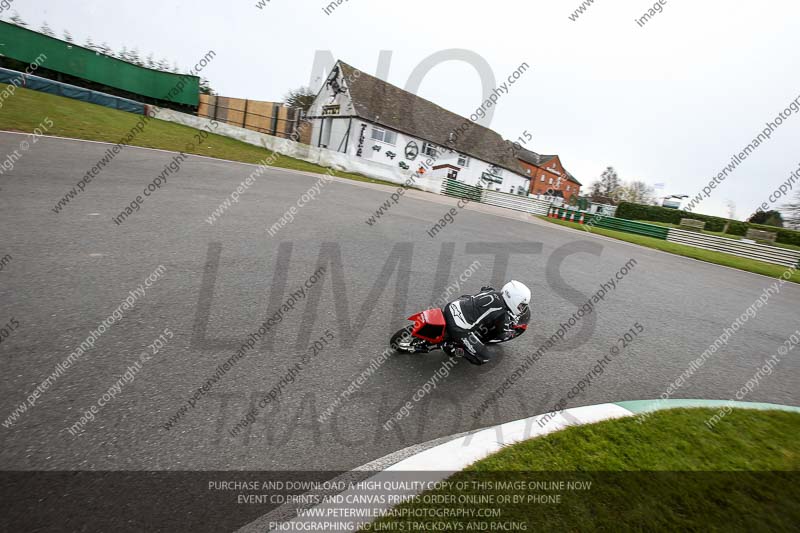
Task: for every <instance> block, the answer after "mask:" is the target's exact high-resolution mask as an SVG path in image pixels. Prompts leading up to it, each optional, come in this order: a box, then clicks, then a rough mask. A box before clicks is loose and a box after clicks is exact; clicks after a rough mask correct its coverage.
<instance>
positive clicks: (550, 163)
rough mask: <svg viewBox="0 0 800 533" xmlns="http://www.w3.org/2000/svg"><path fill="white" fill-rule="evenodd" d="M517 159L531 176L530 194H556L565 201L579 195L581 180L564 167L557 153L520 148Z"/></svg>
mask: <svg viewBox="0 0 800 533" xmlns="http://www.w3.org/2000/svg"><path fill="white" fill-rule="evenodd" d="M517 159H519V162H520V164H521V165H522V167H523V168H524V169H525V172H526V173H527V175H528V176H529V177H530V178H531V189H530V193H531V194H533V195H537V196H538V195H542V196H556V197H558V198H563V199H564V201H565V202H569V201H570V199H571V198H572V197H573V196H576V197H577V196H580V193H581V185H582V184H581V182H579V181H578V180H577V179H575V176H573V175H572V174H570V173H569V172H568V171H567V169H565V168H564V165H562V164H561V159H560V158H559V157H558V156H557V155H541V154H537V153H536V152H531V151H530V150H525V149H522V150H520V151H518V152H517Z"/></svg>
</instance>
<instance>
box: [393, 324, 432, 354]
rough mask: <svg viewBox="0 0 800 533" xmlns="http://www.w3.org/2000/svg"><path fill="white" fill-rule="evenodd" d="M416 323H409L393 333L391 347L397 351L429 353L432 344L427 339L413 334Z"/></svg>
mask: <svg viewBox="0 0 800 533" xmlns="http://www.w3.org/2000/svg"><path fill="white" fill-rule="evenodd" d="M413 329H414V325H413V324H411V325H408V326H406V327H404V328H403V329H401V330H400V331H398V332H397V333H395V334H394V335H392V338H391V339H390V340H389V347H390V348H391V349H392V350H394V351H395V352H404V353H427V352H429V351H430V344H429V343H428V342H427V341H424V340H422V339H418V338H416V337H412V336H411V331H412V330H413Z"/></svg>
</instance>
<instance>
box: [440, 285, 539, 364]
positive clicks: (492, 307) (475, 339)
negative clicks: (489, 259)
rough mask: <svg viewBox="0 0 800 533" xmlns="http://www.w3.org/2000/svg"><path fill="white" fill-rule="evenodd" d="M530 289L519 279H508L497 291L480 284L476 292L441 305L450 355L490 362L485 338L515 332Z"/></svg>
mask: <svg viewBox="0 0 800 533" xmlns="http://www.w3.org/2000/svg"><path fill="white" fill-rule="evenodd" d="M530 302H531V291H530V289H529V288H528V287H526V286H525V285H524V284H523V283H520V282H519V281H513V280H512V281H509V282H508V283H506V284H505V285H504V286H503V288H502V289H501V290H500V291H496V290H495V289H493V288H492V287H483V288H481V292H479V293H478V294H476V295H475V296H462V297H461V298H459V299H458V300H455V301H453V302H450V303H449V304H447V306H445V308H444V317H445V321H446V322H447V333H448V335H449V338H450V346H448V347H446V348H445V351H446V352H447V353H448V354H449V355H457V356H460V355H463V356H464V357H465V358H466V359H467V361H469V362H470V363H472V364H474V365H482V364H485V363H488V362H489V359H490V357H489V351H488V350H487V349H486V342H488V341H490V340H505V339H507V338H510V337H512V336H514V330H513V329H512V328H513V326H514V325H515V324H516V322H517V320H518V319H519V317H520V315H522V314H523V313H524V312H526V311H527V310H528V306H529V305H530Z"/></svg>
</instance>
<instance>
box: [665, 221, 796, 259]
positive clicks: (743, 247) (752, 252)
mask: <svg viewBox="0 0 800 533" xmlns="http://www.w3.org/2000/svg"><path fill="white" fill-rule="evenodd" d="M667 240H668V241H670V242H676V243H679V244H686V245H688V246H694V247H695V248H702V249H704V250H711V251H714V252H723V253H726V254H731V255H736V256H739V257H746V258H747V259H755V260H756V261H764V262H766V263H773V264H776V265H782V266H787V267H797V266H798V265H800V251H796V250H789V249H786V248H779V247H777V246H769V245H766V244H752V243H748V242H742V241H737V240H736V239H728V238H726V237H718V236H716V235H707V234H703V233H697V232H695V231H687V230H682V229H676V228H669V235H668V236H667Z"/></svg>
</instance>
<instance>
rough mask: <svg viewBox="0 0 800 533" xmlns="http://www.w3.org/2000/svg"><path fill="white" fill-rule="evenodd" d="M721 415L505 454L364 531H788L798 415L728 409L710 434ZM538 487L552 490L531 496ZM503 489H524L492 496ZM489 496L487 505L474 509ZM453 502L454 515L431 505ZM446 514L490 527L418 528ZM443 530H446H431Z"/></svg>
mask: <svg viewBox="0 0 800 533" xmlns="http://www.w3.org/2000/svg"><path fill="white" fill-rule="evenodd" d="M716 413H717V410H716V409H706V408H703V409H674V410H669V411H659V412H655V413H653V414H652V416H651V418H649V419H648V420H647V422H646V423H644V424H638V423H637V418H635V417H630V418H623V419H617V420H608V421H604V422H600V423H597V424H591V425H585V426H576V427H571V428H568V429H565V430H562V431H558V432H555V433H551V434H550V435H547V436H544V437H541V438H537V439H533V440H529V441H525V442H522V443H519V444H516V445H513V446H509V447H507V448H505V449H503V450H502V451H500V452H498V453H497V454H495V455H493V456H491V457H488V458H486V459H484V460H482V461H479V462H477V463H475V464H474V465H472V466H470V467H469V468H467V469H466V470H464V471H462V472H459V473H457V474H455V475H454V476H452V477H450V478H449V479H448V480H447V482H446V483H444V484H443V488H439V489H437V490H433V491H428V492H425V493H423V494H422V495H421V496H420V497H417V498H415V499H414V500H411V501H409V502H407V503H405V504H402V505H400V506H398V507H396V508H395V509H394V512H395V513H396V514H405V515H406V516H402V517H399V518H398V517H384V518H382V519H381V520H379V521H378V523H374V524H372V527H371V528H370V529H369V530H370V531H434V530H436V531H445V530H446V531H470V530H474V531H522V530H526V531H590V530H591V531H594V530H601V531H631V530H633V531H662V530H668V531H679V530H690V531H792V530H795V529H794V527H796V524H797V523H800V522H798V520H800V503H798V502H800V484H798V483H797V477H798V470H800V441H798V439H797V438H796V436H797V435H798V434H799V433H798V432H800V414H797V413H792V412H785V411H757V410H747V409H734V410H732V411H731V412H730V413H729V414H728V415H727V416H725V417H724V418H723V419H722V420H721V421H720V422H719V423H717V424H716V425H714V427H713V429H710V428H708V427H707V426H706V425H705V421H706V420H707V419H708V418H709V417H711V416H713V415H714V414H716ZM533 481H536V482H541V483H551V484H552V485H550V486H549V488H546V487H545V486H543V485H533V489H531V488H530V487H531V486H532V485H531V483H532V482H533ZM479 482H482V483H491V484H492V485H491V486H489V485H483V486H480V485H477V486H476V483H479ZM504 482H510V483H519V482H526V483H527V485H526V488H524V489H523V488H520V486H519V485H517V486H514V487H513V489H501V490H498V487H499V484H500V483H504ZM562 482H563V483H564V486H563V487H560V486H559V485H555V484H558V483H562ZM570 482H571V483H576V482H579V483H580V485H572V486H571V487H572V488H570V485H568V483H570ZM457 486H461V487H467V488H466V489H465V490H457V489H456V487H457ZM492 487H493V488H492ZM426 496H430V497H429V498H427V499H426ZM487 496H492V497H493V501H492V502H491V503H480V504H474V503H472V504H471V503H470V502H474V501H485V500H486V499H487ZM514 496H516V497H517V498H516V500H515V499H514ZM544 496H547V497H548V500H549V501H548V502H546V503H542V502H541V499H542V498H541V497H544ZM556 496H560V498H559V502H557V503H555V502H552V501H551V500H553V499H554V498H555V497H556ZM448 497H451V499H450V501H451V502H452V501H455V502H458V501H460V502H461V503H460V504H458V503H454V504H451V505H449V506H448V505H442V504H441V503H439V504H437V503H433V502H442V501H448V500H447V498H448ZM452 497H455V498H454V499H452ZM509 497H510V498H509ZM509 499H510V500H511V501H506V500H509ZM520 500H521V501H520ZM426 501H427V502H430V503H426ZM445 507H446V508H450V509H464V508H468V509H475V513H474V514H476V515H478V516H481V514H482V515H483V516H484V517H485V516H486V515H491V514H492V513H494V514H495V516H492V517H491V518H476V517H474V516H473V517H466V518H465V517H450V518H447V519H446V520H444V519H442V518H437V517H435V516H431V517H426V516H425V515H426V510H430V513H431V514H434V513H439V514H440V515H441V509H442V508H445ZM498 514H499V516H496V515H498ZM441 522H446V523H448V524H449V529H436V527H437V524H440V523H441ZM515 524H516V526H517V528H516V529H512V527H513V526H514V525H515ZM792 524H794V526H793V525H792ZM523 526H524V529H523ZM365 531H366V530H365Z"/></svg>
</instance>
